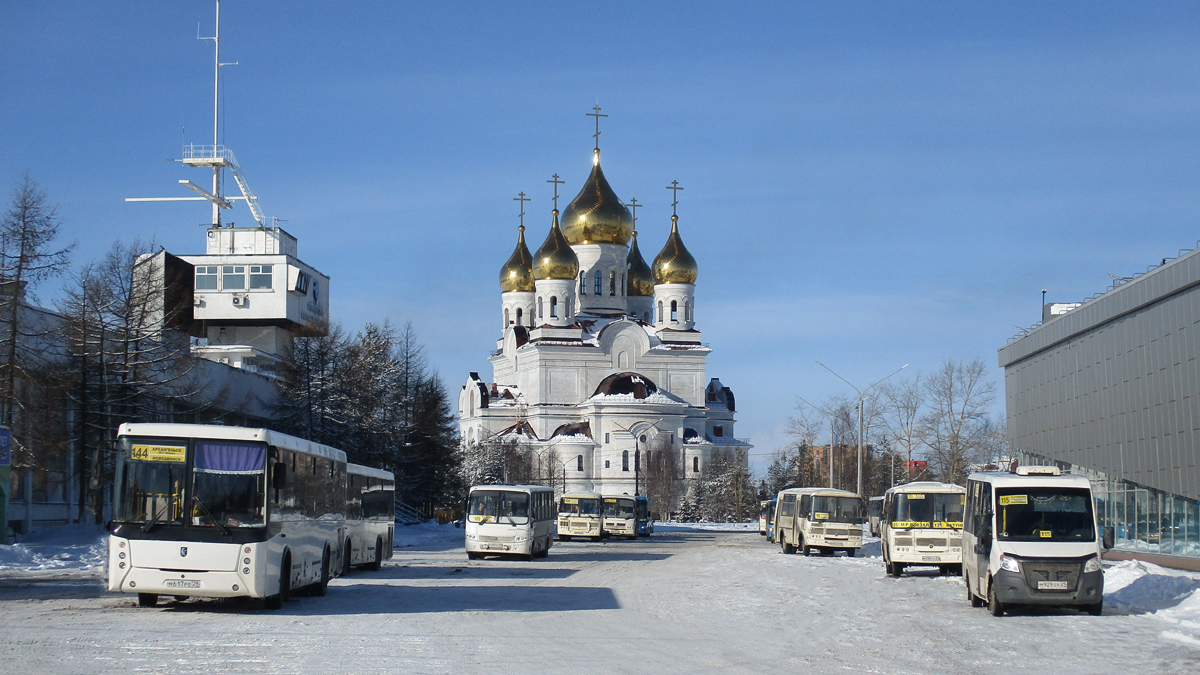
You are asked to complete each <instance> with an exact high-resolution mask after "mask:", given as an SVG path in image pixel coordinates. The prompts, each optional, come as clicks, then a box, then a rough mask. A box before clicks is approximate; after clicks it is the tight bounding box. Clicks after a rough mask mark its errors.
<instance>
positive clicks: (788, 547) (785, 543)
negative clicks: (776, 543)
mask: <svg viewBox="0 0 1200 675" xmlns="http://www.w3.org/2000/svg"><path fill="white" fill-rule="evenodd" d="M782 541H783V543H782V544H781V545H780V548H782V549H783V552H784V553H786V554H787V555H791V554H793V553H795V552H796V547H795V546H792V545H791V544H789V543H788V541H787V539H783V540H782ZM801 542H802V543H801V545H802V546H803V540H801Z"/></svg>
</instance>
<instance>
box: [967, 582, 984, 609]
mask: <svg viewBox="0 0 1200 675" xmlns="http://www.w3.org/2000/svg"><path fill="white" fill-rule="evenodd" d="M963 582H964V583H966V584H967V599H968V600H970V601H971V606H972V607H983V600H981V599H980V598H979V596H978V595H975V591H972V590H971V576H970V575H963Z"/></svg>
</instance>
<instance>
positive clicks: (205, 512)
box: [192, 495, 233, 536]
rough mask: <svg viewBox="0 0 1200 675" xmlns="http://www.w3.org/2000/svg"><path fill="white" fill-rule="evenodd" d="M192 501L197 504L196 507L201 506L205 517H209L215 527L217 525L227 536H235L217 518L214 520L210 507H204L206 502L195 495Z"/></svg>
mask: <svg viewBox="0 0 1200 675" xmlns="http://www.w3.org/2000/svg"><path fill="white" fill-rule="evenodd" d="M192 501H193V502H195V503H196V506H199V507H200V508H201V509H202V510H203V511H204V515H206V516H208V519H209V521H210V522H212V524H213V525H216V526H217V527H219V528H221V531H222V532H224V533H225V536H229V535H231V534H233V533H232V532H230V531H229V528H228V527H225V526H224V525H223V524H221V523H220V522H219V521H218V520H217V519H216V518H213V514H212V511H209V510H208V507H207V506H205V505H204V502H203V501H201V500H200V498H199V497H196V496H195V495H193V496H192Z"/></svg>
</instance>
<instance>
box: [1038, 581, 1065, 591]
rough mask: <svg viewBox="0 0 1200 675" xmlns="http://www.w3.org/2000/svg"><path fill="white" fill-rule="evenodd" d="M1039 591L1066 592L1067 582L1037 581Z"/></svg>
mask: <svg viewBox="0 0 1200 675" xmlns="http://www.w3.org/2000/svg"><path fill="white" fill-rule="evenodd" d="M1038 590H1039V591H1065V590H1067V582H1065V581H1039V582H1038Z"/></svg>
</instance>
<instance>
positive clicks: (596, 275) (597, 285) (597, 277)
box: [593, 270, 600, 295]
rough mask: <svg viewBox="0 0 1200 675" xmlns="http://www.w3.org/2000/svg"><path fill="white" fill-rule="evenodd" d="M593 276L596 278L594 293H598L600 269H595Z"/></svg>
mask: <svg viewBox="0 0 1200 675" xmlns="http://www.w3.org/2000/svg"><path fill="white" fill-rule="evenodd" d="M593 278H594V279H595V280H596V281H595V284H596V289H595V290H596V295H600V270H596V274H595V276H594V277H593Z"/></svg>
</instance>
